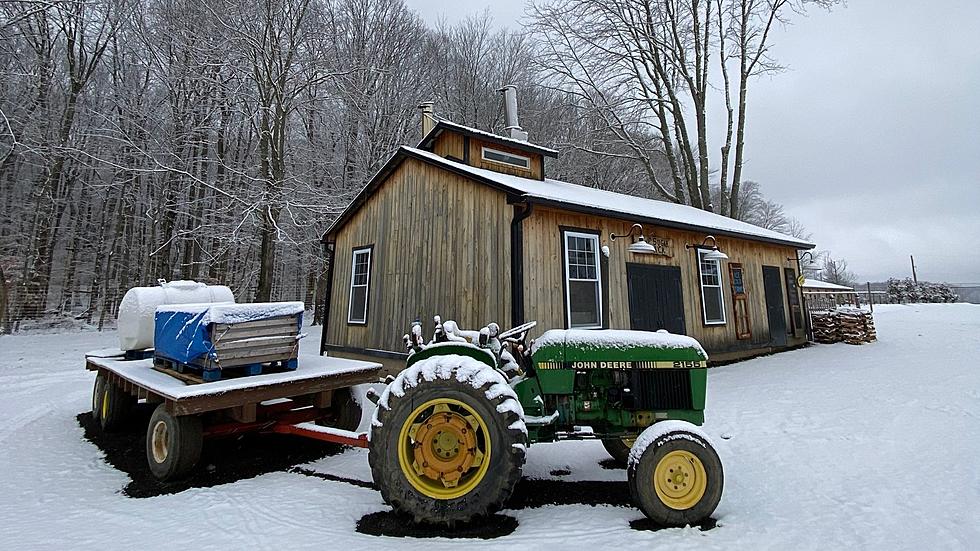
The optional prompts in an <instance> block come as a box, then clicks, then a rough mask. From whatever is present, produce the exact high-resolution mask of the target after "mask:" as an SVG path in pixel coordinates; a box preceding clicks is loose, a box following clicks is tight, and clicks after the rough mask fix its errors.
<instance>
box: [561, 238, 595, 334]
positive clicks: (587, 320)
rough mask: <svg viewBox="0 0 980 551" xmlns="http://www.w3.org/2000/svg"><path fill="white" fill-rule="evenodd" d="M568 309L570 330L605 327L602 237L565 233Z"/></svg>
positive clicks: (566, 297)
mask: <svg viewBox="0 0 980 551" xmlns="http://www.w3.org/2000/svg"><path fill="white" fill-rule="evenodd" d="M563 235H564V241H565V291H566V292H565V300H566V304H565V307H566V308H565V310H566V316H567V320H566V321H567V322H568V327H581V328H599V327H602V272H601V270H600V269H599V268H600V266H599V236H597V235H594V234H588V233H580V232H573V231H566V232H564V234H563Z"/></svg>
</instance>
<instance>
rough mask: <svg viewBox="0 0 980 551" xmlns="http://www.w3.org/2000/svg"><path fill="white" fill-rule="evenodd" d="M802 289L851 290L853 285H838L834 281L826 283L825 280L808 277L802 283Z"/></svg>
mask: <svg viewBox="0 0 980 551" xmlns="http://www.w3.org/2000/svg"><path fill="white" fill-rule="evenodd" d="M803 288H804V289H817V290H820V291H853V290H854V288H853V287H847V286H846V285H838V284H836V283H828V282H826V281H820V280H819V279H809V278H807V279H806V281H805V282H804V283H803Z"/></svg>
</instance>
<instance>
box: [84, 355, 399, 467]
mask: <svg viewBox="0 0 980 551" xmlns="http://www.w3.org/2000/svg"><path fill="white" fill-rule="evenodd" d="M85 367H86V369H88V370H89V371H95V372H96V373H97V376H96V382H95V387H94V389H93V397H92V412H93V416H95V417H96V418H97V420H98V421H99V422H100V423H101V425H102V427H103V428H104V429H106V430H112V429H113V428H116V427H117V426H119V425H121V424H122V423H123V422H124V421H125V418H126V414H127V412H128V411H129V409H130V408H131V407H132V405H133V404H135V403H136V402H137V401H139V400H144V401H146V402H147V403H150V404H157V409H156V410H155V411H154V414H153V416H152V417H151V419H150V422H149V425H148V427H147V449H146V453H147V462H148V464H149V467H150V471H151V472H153V474H154V476H156V477H157V478H160V479H162V480H167V479H170V478H176V477H178V476H180V475H182V474H184V473H186V472H187V471H189V470H190V469H192V468H193V467H194V465H195V464H196V463H197V459H198V458H199V457H200V450H201V446H202V445H203V440H204V438H206V437H218V436H227V435H233V434H240V433H244V432H255V431H260V432H276V433H282V434H294V435H297V436H303V437H307V438H314V439H317V440H322V441H326V442H333V443H337V444H344V445H349V446H356V447H367V445H368V441H367V434H366V433H357V432H354V430H356V426H357V421H359V420H360V407H358V406H357V404H356V402H355V401H354V400H353V397H352V394H351V392H350V387H352V386H354V385H358V384H364V383H373V382H377V381H378V375H379V373H380V370H381V367H382V366H381V364H379V363H373V362H364V361H357V360H348V359H343V358H334V357H329V356H318V355H305V354H302V353H301V354H300V357H299V362H298V367H297V368H296V369H295V370H292V371H282V372H279V373H264V374H261V375H251V376H243V377H237V378H230V379H223V380H219V381H213V382H201V381H199V379H196V378H195V377H194V376H191V375H187V374H183V373H178V372H176V371H174V370H170V369H163V368H160V367H159V366H154V363H153V358H152V357H149V358H146V359H126V357H125V356H124V355H123V353H121V352H115V351H95V352H90V353H88V354H86V357H85ZM352 415H353V417H352ZM317 423H325V424H332V425H335V426H321V425H319V424H317ZM345 425H346V426H345Z"/></svg>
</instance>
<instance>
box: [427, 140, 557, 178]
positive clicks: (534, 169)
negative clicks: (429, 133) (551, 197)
mask: <svg viewBox="0 0 980 551" xmlns="http://www.w3.org/2000/svg"><path fill="white" fill-rule="evenodd" d="M468 142H469V163H468V164H469V165H470V166H475V167H477V168H485V169H487V170H493V171H494V172H501V173H503V174H511V175H514V176H522V177H524V178H528V177H530V178H533V179H536V180H542V179H544V164H543V163H544V157H543V156H542V155H541V154H540V153H530V152H527V151H522V150H520V149H518V148H515V147H508V146H506V145H503V144H496V143H491V142H486V141H483V140H481V139H479V138H474V137H471V138H469V140H468ZM466 143H467V140H466V139H464V136H463V135H462V134H458V133H456V132H443V133H442V134H440V135H439V137H438V138H436V140H435V142H434V143H433V144H432V152H433V153H435V154H436V155H439V156H440V157H452V158H453V159H455V160H458V161H460V162H462V161H463V160H464V159H466V158H467V156H466V152H465V144H466ZM483 147H489V148H490V149H496V150H497V151H503V152H505V153H512V154H514V155H520V156H522V157H528V158H529V159H531V162H530V170H524V169H523V168H520V167H515V166H510V165H508V164H506V163H498V162H493V161H484V160H483Z"/></svg>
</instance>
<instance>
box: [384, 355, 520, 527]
mask: <svg viewBox="0 0 980 551" xmlns="http://www.w3.org/2000/svg"><path fill="white" fill-rule="evenodd" d="M446 358H447V357H439V356H437V357H433V358H430V359H426V360H422V361H420V362H419V363H418V364H416V366H418V367H419V368H421V367H422V366H420V364H422V363H423V362H439V361H442V360H444V359H446ZM453 358H454V360H449V361H455V359H462V358H461V357H459V356H453ZM462 360H463V362H464V363H462V364H460V365H458V366H456V367H451V368H448V369H446V370H443V371H437V372H435V375H434V377H432V378H431V379H430V378H429V377H428V376H423V375H422V374H421V372H420V371H418V370H415V368H414V367H413V368H410V369H408V370H406V371H404V372H402V375H400V376H399V377H403V376H404V375H405V374H409V376H410V377H412V379H413V380H410V381H405V384H402V382H401V381H399V380H398V379H396V381H395V382H393V383H392V384H391V385H389V388H388V390H387V391H385V393H384V395H383V396H382V398H381V400H380V401H379V404H380V405H379V407H378V410H377V411H376V417H375V422H374V423H373V425H372V432H371V441H370V451H369V454H368V462H369V463H370V465H371V475H372V477H373V478H374V481H375V483H376V484H377V485H378V486H379V488H380V490H381V496H382V498H384V500H385V502H386V503H389V504H390V505H391V506H392V508H393V509H394V510H395V511H396V512H397V513H401V514H405V515H407V516H409V517H411V518H412V519H414V521H415V522H417V523H427V524H442V525H448V526H452V525H454V524H456V523H463V522H467V521H470V520H472V519H473V518H475V517H480V516H484V515H488V514H491V513H493V512H496V511H497V510H499V509H500V508H501V507H502V506H503V504H504V502H505V501H507V499H508V498H510V496H511V494H512V493H513V491H514V486H515V484H517V481H518V480H519V479H520V478H521V469H522V467H523V465H524V457H525V453H526V446H527V432H526V428H525V427H524V422H523V417H522V414H521V413H519V412H521V411H522V410H521V409H520V405H519V404H518V403H517V401H516V399H514V397H513V396H512V395H508V394H506V393H504V391H502V389H503V388H506V390H507V391H510V387H509V386H507V383H506V381H505V379H504V378H503V376H502V375H500V374H499V373H498V372H496V371H493V370H492V368H490V367H484V368H482V369H480V368H475V369H474V368H473V367H472V365H467V364H465V361H466V359H462ZM444 365H445V364H444ZM464 366H465V367H464ZM477 373H480V374H481V375H480V376H479V379H476V377H477ZM494 375H497V376H498V377H499V378H498V377H494ZM475 380H479V381H481V382H482V384H481V383H475V384H476V385H478V386H477V387H476V388H474V386H475V384H474V383H473V382H472V381H475ZM497 385H502V386H497ZM395 386H398V388H400V389H401V391H400V392H398V391H396V392H391V389H392V388H393V387H395ZM498 389H500V390H501V391H499V392H498ZM511 392H512V391H511ZM399 394H400V395H399ZM491 396H492V398H491ZM511 402H513V403H511ZM430 439H431V440H430ZM457 472H458V473H460V474H456V473H457Z"/></svg>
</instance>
